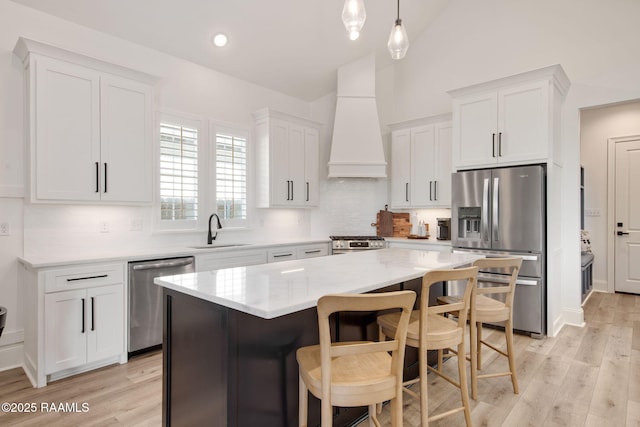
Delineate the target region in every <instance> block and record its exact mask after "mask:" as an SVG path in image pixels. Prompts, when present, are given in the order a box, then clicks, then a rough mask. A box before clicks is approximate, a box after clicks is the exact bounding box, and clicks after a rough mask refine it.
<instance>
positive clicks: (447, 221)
mask: <svg viewBox="0 0 640 427" xmlns="http://www.w3.org/2000/svg"><path fill="white" fill-rule="evenodd" d="M436 219H437V221H438V226H437V227H436V229H437V234H436V239H438V240H451V218H436Z"/></svg>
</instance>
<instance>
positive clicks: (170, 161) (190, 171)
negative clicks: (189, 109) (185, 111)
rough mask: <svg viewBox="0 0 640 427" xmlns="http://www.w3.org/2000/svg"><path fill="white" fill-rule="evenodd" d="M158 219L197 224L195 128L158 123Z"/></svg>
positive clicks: (196, 138) (196, 139)
mask: <svg viewBox="0 0 640 427" xmlns="http://www.w3.org/2000/svg"><path fill="white" fill-rule="evenodd" d="M160 220H161V221H160V222H161V223H165V222H166V223H168V222H174V223H182V224H184V222H187V221H190V222H193V223H194V224H196V223H197V220H198V128H197V126H192V127H187V126H183V125H180V124H174V123H168V122H164V121H163V122H161V123H160Z"/></svg>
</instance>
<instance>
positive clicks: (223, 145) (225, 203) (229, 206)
mask: <svg viewBox="0 0 640 427" xmlns="http://www.w3.org/2000/svg"><path fill="white" fill-rule="evenodd" d="M215 153H216V156H215V157H216V169H215V170H216V212H217V214H218V216H219V217H220V218H221V219H224V220H227V222H236V223H238V222H241V221H243V220H246V219H247V138H246V136H242V135H238V134H234V133H232V132H221V131H218V132H216V151H215Z"/></svg>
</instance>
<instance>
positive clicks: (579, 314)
mask: <svg viewBox="0 0 640 427" xmlns="http://www.w3.org/2000/svg"><path fill="white" fill-rule="evenodd" d="M565 325H572V326H578V327H580V328H582V327H584V326H585V322H584V312H583V311H582V308H580V309H579V310H570V309H564V310H562V315H561V316H559V317H558V318H557V319H555V320H554V321H553V322H552V324H551V328H549V327H547V336H550V337H555V336H556V335H558V334H559V333H560V331H561V330H562V328H563V327H564V326H565Z"/></svg>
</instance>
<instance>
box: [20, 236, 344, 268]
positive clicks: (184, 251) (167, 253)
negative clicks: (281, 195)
mask: <svg viewBox="0 0 640 427" xmlns="http://www.w3.org/2000/svg"><path fill="white" fill-rule="evenodd" d="M317 243H331V240H329V239H291V240H284V241H277V242H273V241H270V242H259V241H256V242H243V243H238V244H237V245H236V242H232V241H222V240H217V241H215V242H214V244H213V245H211V246H210V247H207V248H204V249H203V248H202V247H203V246H206V245H200V246H198V245H193V246H159V247H156V248H149V249H130V248H126V247H123V248H121V249H118V250H103V251H101V250H95V251H92V252H91V253H72V252H62V253H45V254H40V255H29V256H22V257H18V260H19V261H20V262H21V263H22V264H24V265H25V266H27V267H29V268H48V267H59V266H63V265H70V264H87V263H94V262H112V261H118V262H119V261H140V260H147V259H161V258H173V257H181V256H196V255H203V254H206V253H211V252H220V251H227V252H230V251H242V250H247V249H262V248H271V247H278V246H290V245H305V244H317Z"/></svg>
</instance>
